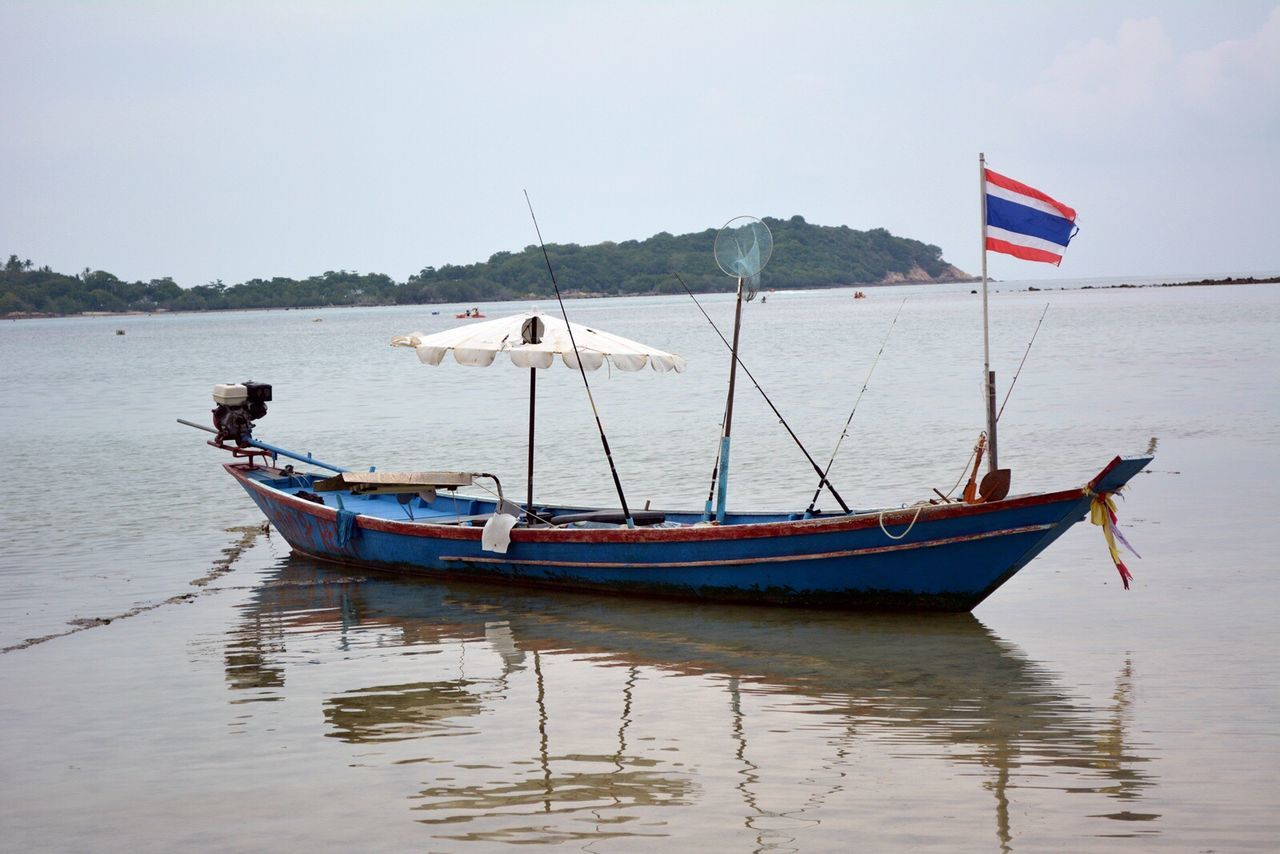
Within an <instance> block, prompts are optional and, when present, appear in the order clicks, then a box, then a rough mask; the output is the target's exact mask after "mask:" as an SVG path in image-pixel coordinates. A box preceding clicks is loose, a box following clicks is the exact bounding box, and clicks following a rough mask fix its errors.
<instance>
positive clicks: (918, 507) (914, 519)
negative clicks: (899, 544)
mask: <svg viewBox="0 0 1280 854" xmlns="http://www.w3.org/2000/svg"><path fill="white" fill-rule="evenodd" d="M927 506H929V502H928V501H917V502H916V503H915V508H916V515H915V516H913V517H912V518H911V524H910V525H908V526H907V530H905V531H903V532H902V533H901V534H899V535H898V536H896V537H895V536H894V535H893V534H890V533H889V529H888V528H886V527H885V526H884V514H885V512H886V511H884V510H881V511H880V530H881V531H884V535H885V536H886V537H888V538H889V539H891V540H901V539H902V538H903V537H905V536H906V535H907V534H910V533H911V529H912V528H914V527H915V526H916V522H918V521H919V520H920V514H921V513H923V512H924V508H925V507H927Z"/></svg>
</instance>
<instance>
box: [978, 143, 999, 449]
mask: <svg viewBox="0 0 1280 854" xmlns="http://www.w3.org/2000/svg"><path fill="white" fill-rule="evenodd" d="M978 198H979V199H981V200H982V385H983V387H984V388H985V389H986V402H987V469H988V471H995V470H996V469H997V468H999V467H1000V466H999V464H998V463H997V462H996V375H995V373H993V372H992V370H991V328H990V321H989V318H988V311H987V158H986V155H985V154H983V153H982V152H978Z"/></svg>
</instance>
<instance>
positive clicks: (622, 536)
mask: <svg viewBox="0 0 1280 854" xmlns="http://www.w3.org/2000/svg"><path fill="white" fill-rule="evenodd" d="M1124 459H1125V458H1123V457H1120V456H1117V457H1115V458H1114V459H1112V460H1111V462H1109V463H1108V464H1107V465H1106V466H1104V467H1103V469H1102V471H1100V472H1099V473H1098V474H1097V475H1096V476H1095V477H1094V478H1092V479H1091V480H1090V481H1089V482H1088V483H1087V484H1086V485H1085V486H1083V487H1075V488H1073V489H1065V490H1059V491H1057V492H1043V493H1032V494H1029V495H1022V496H1017V497H1014V498H1007V499H1004V500H1002V501H995V502H991V503H985V504H958V503H957V504H936V505H930V504H921V505H914V506H912V507H901V508H893V509H887V508H886V509H884V510H871V511H866V512H863V513H857V514H852V515H838V516H823V517H820V518H813V519H788V520H782V521H774V522H747V523H742V524H734V525H699V526H693V525H688V526H681V527H675V528H625V527H621V526H619V527H618V528H515V529H513V530H512V531H511V541H512V542H513V543H520V542H526V543H678V542H705V541H716V540H750V539H761V538H776V537H786V536H804V535H812V534H828V533H843V532H847V531H856V530H860V529H863V528H870V527H875V526H880V525H884V526H892V525H903V524H908V523H912V524H914V523H919V522H936V521H941V520H947V519H957V518H964V517H969V516H979V515H986V514H989V513H995V512H999V511H1004V510H1018V509H1022V508H1027V507H1037V506H1040V505H1046V504H1056V503H1061V502H1064V501H1071V500H1073V499H1080V500H1083V499H1086V498H1087V497H1088V496H1089V494H1090V493H1091V491H1092V489H1093V487H1094V486H1095V485H1096V484H1097V483H1099V482H1101V481H1102V480H1103V478H1105V477H1106V476H1107V475H1108V474H1109V473H1110V472H1111V471H1113V470H1114V469H1115V468H1116V467H1117V466H1118V465H1120V464H1121V463H1122V462H1123V461H1124ZM223 468H224V469H226V470H227V472H228V473H229V474H230V475H231V476H232V477H234V478H235V479H236V480H237V481H238V482H239V483H240V484H241V486H243V487H245V488H246V489H249V488H252V489H253V490H256V491H258V492H260V493H262V494H264V495H270V496H271V499H272V500H274V501H279V502H283V503H284V504H285V505H286V506H288V507H290V508H291V509H294V510H300V511H303V512H306V513H308V514H310V515H313V516H319V517H321V518H326V519H330V520H335V521H336V519H337V518H338V510H337V509H336V508H333V507H329V506H328V505H322V504H316V503H315V502H314V501H308V500H306V499H304V498H299V497H297V496H295V495H291V494H290V493H288V492H286V491H285V490H283V489H279V488H277V487H273V486H270V485H268V484H266V483H263V482H261V481H260V480H257V479H255V478H252V477H250V476H249V475H248V472H250V471H270V472H274V471H278V470H277V469H272V468H263V467H262V466H254V465H251V464H249V463H224V464H223ZM355 523H356V525H357V527H360V528H364V529H367V530H371V531H378V532H381V533H389V534H396V535H400V536H409V537H418V538H427V539H440V540H479V539H480V538H481V536H482V534H483V527H482V526H473V527H466V526H459V525H456V524H439V523H432V522H430V521H426V520H423V521H412V522H410V521H398V520H394V519H382V518H378V517H375V516H367V515H361V514H357V515H356V519H355Z"/></svg>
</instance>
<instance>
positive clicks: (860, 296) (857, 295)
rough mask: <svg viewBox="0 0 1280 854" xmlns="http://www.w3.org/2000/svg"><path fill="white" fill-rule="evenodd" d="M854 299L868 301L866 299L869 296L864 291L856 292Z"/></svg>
mask: <svg viewBox="0 0 1280 854" xmlns="http://www.w3.org/2000/svg"><path fill="white" fill-rule="evenodd" d="M853 298H854V299H866V298H867V295H866V294H864V293H863V292H862V291H854V292H853Z"/></svg>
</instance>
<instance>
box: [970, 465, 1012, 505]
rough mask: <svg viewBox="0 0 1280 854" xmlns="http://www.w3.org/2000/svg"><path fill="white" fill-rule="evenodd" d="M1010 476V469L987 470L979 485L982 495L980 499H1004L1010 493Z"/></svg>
mask: <svg viewBox="0 0 1280 854" xmlns="http://www.w3.org/2000/svg"><path fill="white" fill-rule="evenodd" d="M1010 476H1011V472H1010V471H1009V469H996V470H995V471H991V472H987V474H986V475H985V476H984V477H983V478H982V483H981V484H979V485H978V495H979V496H981V497H980V498H979V501H982V502H987V501H1003V500H1004V498H1005V496H1007V495H1008V494H1009V478H1010Z"/></svg>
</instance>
